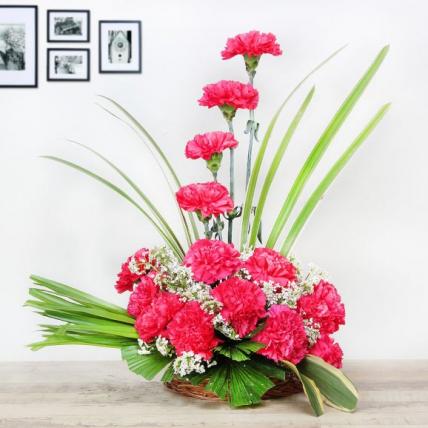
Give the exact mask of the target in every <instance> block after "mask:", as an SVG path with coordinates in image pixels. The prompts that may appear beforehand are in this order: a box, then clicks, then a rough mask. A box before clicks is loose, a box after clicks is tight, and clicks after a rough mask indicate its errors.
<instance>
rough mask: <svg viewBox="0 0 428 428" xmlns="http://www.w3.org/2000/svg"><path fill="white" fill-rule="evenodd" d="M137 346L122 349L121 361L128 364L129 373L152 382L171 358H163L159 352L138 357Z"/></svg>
mask: <svg viewBox="0 0 428 428" xmlns="http://www.w3.org/2000/svg"><path fill="white" fill-rule="evenodd" d="M138 350H139V348H138V346H137V345H134V346H126V347H123V348H122V359H123V360H125V361H126V363H127V364H128V368H129V370H131V372H133V373H135V374H137V375H139V376H143V377H144V379H147V380H152V379H153V378H154V377H155V376H156V375H157V374H158V373H159V372H160V371H161V370H162V369H163V368H165V367H166V366H167V365H168V364H169V363H170V362H171V358H169V357H164V356H162V355H161V354H159V352H153V353H152V354H149V355H140V354H139V353H138Z"/></svg>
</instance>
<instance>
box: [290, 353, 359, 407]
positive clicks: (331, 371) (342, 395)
mask: <svg viewBox="0 0 428 428" xmlns="http://www.w3.org/2000/svg"><path fill="white" fill-rule="evenodd" d="M297 367H298V369H299V372H300V373H302V374H304V375H305V376H307V377H308V378H310V379H312V380H313V381H314V382H315V383H316V385H317V387H318V389H319V390H320V392H321V394H322V395H323V396H325V397H326V399H327V400H328V401H329V402H330V403H331V404H333V405H334V406H335V407H337V408H339V409H341V410H346V411H348V412H352V411H354V410H355V409H356V408H357V403H358V392H357V390H356V388H355V386H354V385H353V384H352V382H351V381H350V380H349V379H348V378H347V377H346V376H345V375H344V374H343V373H342V372H341V371H340V370H339V369H337V368H336V367H333V366H331V365H330V364H327V363H326V362H325V361H324V360H322V359H321V358H319V357H315V356H313V355H307V356H306V357H305V358H304V359H303V360H302V361H301V362H300V363H299V364H298V365H297Z"/></svg>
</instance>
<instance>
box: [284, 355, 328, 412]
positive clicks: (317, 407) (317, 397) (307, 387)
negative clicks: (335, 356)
mask: <svg viewBox="0 0 428 428" xmlns="http://www.w3.org/2000/svg"><path fill="white" fill-rule="evenodd" d="M283 363H284V364H285V366H287V367H288V368H289V369H290V370H291V371H292V372H293V373H294V374H295V375H296V376H297V377H298V378H299V379H300V382H302V386H303V392H304V393H305V395H306V397H307V399H308V401H309V404H310V405H311V407H312V410H313V411H314V413H315V416H321V415H322V414H323V413H324V405H323V398H322V395H321V393H320V390H319V389H318V387H317V385H316V384H315V382H314V381H313V380H312V379H310V378H308V377H307V376H305V375H304V374H302V373H301V372H300V371H299V370H298V369H297V367H296V366H295V365H294V364H293V363H290V362H289V361H283Z"/></svg>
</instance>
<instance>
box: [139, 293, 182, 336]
mask: <svg viewBox="0 0 428 428" xmlns="http://www.w3.org/2000/svg"><path fill="white" fill-rule="evenodd" d="M182 307H183V303H182V302H181V301H180V299H179V297H178V295H177V294H172V293H168V292H166V291H163V292H160V293H159V294H158V295H157V296H156V297H155V299H154V300H153V301H152V304H151V305H150V306H149V307H148V308H146V310H145V311H144V312H142V313H141V314H140V315H139V317H138V318H137V321H136V323H135V329H136V330H137V332H138V336H139V337H140V339H142V340H143V341H144V342H146V343H149V342H151V341H152V340H153V339H154V338H155V337H156V336H159V335H164V334H165V328H166V326H167V325H168V323H169V322H170V321H171V320H172V318H173V317H174V315H175V314H176V313H177V312H178V311H179V310H180V309H181V308H182Z"/></svg>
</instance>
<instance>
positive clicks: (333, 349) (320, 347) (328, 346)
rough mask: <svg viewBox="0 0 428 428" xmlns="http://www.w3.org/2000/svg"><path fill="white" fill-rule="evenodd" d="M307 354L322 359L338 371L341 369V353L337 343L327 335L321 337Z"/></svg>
mask: <svg viewBox="0 0 428 428" xmlns="http://www.w3.org/2000/svg"><path fill="white" fill-rule="evenodd" d="M309 353H310V354H312V355H316V356H317V357H320V358H322V359H323V360H324V361H325V362H326V363H329V364H331V365H332V366H334V367H337V368H338V369H340V368H341V367H342V360H343V351H342V348H341V347H340V345H339V344H338V343H335V342H334V340H333V339H332V338H331V337H330V336H328V335H327V334H324V335H322V336H321V337H320V338H319V339H318V341H317V342H316V343H315V345H314V346H312V348H311V349H309Z"/></svg>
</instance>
